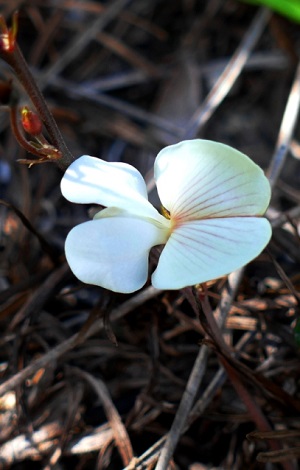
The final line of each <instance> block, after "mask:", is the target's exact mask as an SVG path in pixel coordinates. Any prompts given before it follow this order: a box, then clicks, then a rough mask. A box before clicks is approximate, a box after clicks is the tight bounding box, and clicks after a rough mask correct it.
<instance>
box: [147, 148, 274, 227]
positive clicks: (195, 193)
mask: <svg viewBox="0 0 300 470" xmlns="http://www.w3.org/2000/svg"><path fill="white" fill-rule="evenodd" d="M155 178H156V184H157V190H158V194H159V196H160V199H161V202H162V204H163V205H164V206H165V207H166V209H168V211H170V213H171V218H172V219H173V220H175V221H176V220H177V221H187V220H200V219H203V218H213V217H234V216H247V215H262V214H264V212H265V210H266V208H267V206H268V204H269V201H270V194H271V191H270V185H269V182H268V180H267V178H266V177H265V176H264V173H263V171H262V170H261V168H259V166H257V165H256V164H255V163H254V162H253V161H252V160H250V158H248V157H247V156H246V155H244V154H243V153H241V152H239V151H238V150H235V149H233V148H231V147H229V146H228V145H224V144H220V143H217V142H211V141H208V140H188V141H184V142H181V143H179V144H176V145H171V146H169V147H166V148H164V149H163V150H162V151H161V152H160V153H159V154H158V156H157V158H156V161H155Z"/></svg>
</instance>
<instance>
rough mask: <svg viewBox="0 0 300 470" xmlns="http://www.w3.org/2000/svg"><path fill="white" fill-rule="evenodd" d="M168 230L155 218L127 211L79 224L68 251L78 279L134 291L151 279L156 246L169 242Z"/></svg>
mask: <svg viewBox="0 0 300 470" xmlns="http://www.w3.org/2000/svg"><path fill="white" fill-rule="evenodd" d="M167 237H168V232H167V230H166V229H164V228H163V227H162V228H159V227H158V226H156V225H154V224H152V223H151V222H149V221H147V220H143V219H139V218H138V217H130V216H129V215H126V216H125V217H122V216H115V217H113V216H112V217H107V218H100V219H98V220H91V221H89V222H85V223H83V224H81V225H77V226H76V227H75V228H73V229H72V230H71V232H70V233H69V235H68V236H67V239H66V244H65V251H66V257H67V261H68V263H69V265H70V268H71V270H72V271H73V273H74V274H75V276H76V277H78V279H80V280H81V281H83V282H86V283H87V284H95V285H97V286H102V287H104V288H106V289H110V290H112V291H115V292H123V293H128V292H134V291H136V290H138V289H140V288H141V287H142V286H143V285H144V284H145V282H146V280H147V275H148V255H149V250H150V249H151V247H152V246H154V245H158V244H161V243H166V239H167Z"/></svg>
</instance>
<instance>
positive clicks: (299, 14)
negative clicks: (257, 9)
mask: <svg viewBox="0 0 300 470" xmlns="http://www.w3.org/2000/svg"><path fill="white" fill-rule="evenodd" d="M243 1H245V2H247V3H253V4H255V5H265V6H266V7H269V8H270V9H271V10H274V11H276V12H277V13H280V14H281V15H283V16H286V17H287V18H289V19H290V20H293V21H296V22H297V23H300V0H243Z"/></svg>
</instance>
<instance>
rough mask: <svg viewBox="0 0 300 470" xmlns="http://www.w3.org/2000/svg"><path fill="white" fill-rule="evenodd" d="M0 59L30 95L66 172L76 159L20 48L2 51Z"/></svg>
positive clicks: (61, 166) (60, 164)
mask: <svg viewBox="0 0 300 470" xmlns="http://www.w3.org/2000/svg"><path fill="white" fill-rule="evenodd" d="M0 57H2V59H3V60H5V62H7V63H8V64H9V65H10V66H11V67H12V69H13V70H14V72H15V74H16V76H17V77H18V79H19V81H20V82H21V83H22V85H23V87H24V88H25V90H26V92H27V93H28V95H29V97H30V99H31V101H32V103H33V105H34V106H35V108H36V111H37V112H38V114H39V116H40V118H41V120H42V121H43V123H44V125H45V127H46V129H47V131H48V134H49V136H50V138H51V140H52V144H53V146H55V147H56V148H57V149H58V150H59V151H60V152H61V154H62V157H61V158H60V159H58V160H56V161H55V163H57V165H58V166H59V167H60V168H61V169H62V170H65V169H66V168H68V166H69V165H70V164H71V163H72V162H73V161H74V160H75V158H74V157H73V155H72V153H71V152H70V150H69V149H68V147H67V146H66V143H65V141H64V139H63V137H62V135H61V132H60V130H59V128H58V126H57V124H56V122H55V119H54V117H53V115H52V113H51V111H50V110H49V108H48V105H47V103H46V101H45V99H44V96H43V94H42V92H41V90H40V89H39V87H38V85H37V82H36V81H35V79H34V77H33V75H32V73H31V71H30V69H29V67H28V65H27V62H26V60H25V58H24V56H23V54H22V52H21V50H20V48H19V47H18V45H17V44H15V47H14V49H13V51H5V50H0Z"/></svg>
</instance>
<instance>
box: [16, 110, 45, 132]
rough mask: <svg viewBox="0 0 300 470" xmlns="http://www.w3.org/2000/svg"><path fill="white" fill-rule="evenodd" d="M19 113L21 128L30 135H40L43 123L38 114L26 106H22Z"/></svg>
mask: <svg viewBox="0 0 300 470" xmlns="http://www.w3.org/2000/svg"><path fill="white" fill-rule="evenodd" d="M21 115H22V126H23V129H24V130H25V131H26V132H27V133H28V134H30V135H32V136H38V135H40V134H41V132H42V127H43V124H42V121H41V120H40V118H39V116H38V115H37V114H36V113H34V112H33V111H30V109H29V108H27V106H24V107H23V108H22V110H21Z"/></svg>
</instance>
